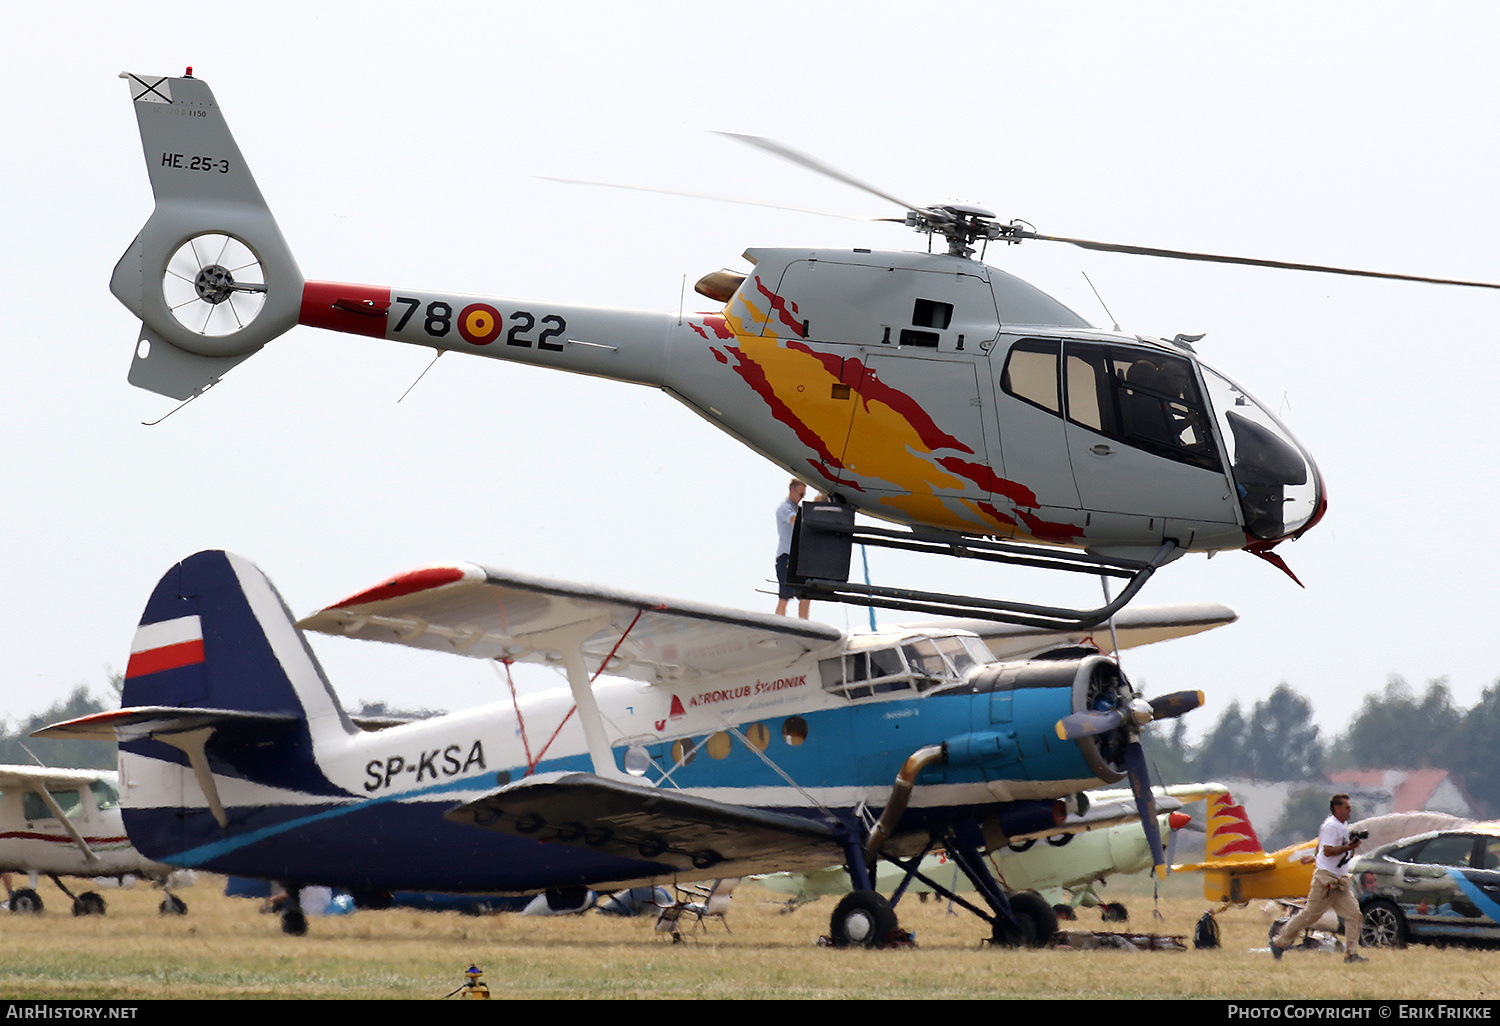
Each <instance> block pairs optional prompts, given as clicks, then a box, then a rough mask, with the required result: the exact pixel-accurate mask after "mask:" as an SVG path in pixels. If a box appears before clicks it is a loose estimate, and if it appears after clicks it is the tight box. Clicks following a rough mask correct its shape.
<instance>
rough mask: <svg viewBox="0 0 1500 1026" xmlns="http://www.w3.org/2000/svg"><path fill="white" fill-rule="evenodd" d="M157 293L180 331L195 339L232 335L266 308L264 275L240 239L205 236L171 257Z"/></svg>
mask: <svg viewBox="0 0 1500 1026" xmlns="http://www.w3.org/2000/svg"><path fill="white" fill-rule="evenodd" d="M161 291H162V297H163V298H164V299H165V300H166V303H167V309H169V310H171V311H172V316H173V317H175V318H177V323H179V324H181V325H182V326H183V327H184V328H187V329H188V330H189V331H192V332H195V333H197V334H199V335H213V336H217V335H232V334H234V333H235V332H237V331H239V330H240V329H242V328H244V327H246V326H247V325H249V324H250V322H251V321H253V320H255V318H256V316H257V315H258V314H259V313H260V311H261V307H263V306H265V303H266V272H265V268H263V267H262V266H261V263H260V258H259V257H257V256H256V255H255V252H254V251H253V250H252V249H251V248H250V247H249V246H247V245H245V244H244V243H243V242H241V241H240V240H239V239H237V238H235V237H234V236H232V235H226V234H224V233H223V232H207V233H205V234H203V235H195V236H193V237H192V238H191V239H189V240H188V241H187V242H184V243H183V244H182V245H181V246H179V247H178V249H177V252H175V253H173V254H172V258H171V259H170V260H168V261H167V269H166V271H165V272H164V273H163V274H162V279H161Z"/></svg>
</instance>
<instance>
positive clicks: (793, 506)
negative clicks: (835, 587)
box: [776, 478, 812, 620]
mask: <svg viewBox="0 0 1500 1026" xmlns="http://www.w3.org/2000/svg"><path fill="white" fill-rule="evenodd" d="M806 494H807V485H805V484H803V483H802V482H801V481H798V480H797V479H796V478H792V482H791V484H790V485H789V486H788V487H787V494H786V498H785V499H783V500H782V501H781V504H780V505H779V506H777V507H776V581H777V583H778V584H779V585H780V589H779V590H778V591H777V595H776V597H777V600H778V601H777V603H776V615H777V616H785V615H786V604H787V600H788V599H790V598H791V597H792V596H793V595H794V594H796V589H794V588H793V587H792V586H791V585H790V584H788V583H787V581H786V572H787V566H788V564H790V563H791V561H792V525H793V524H794V523H796V522H797V507H798V506H799V505H800V504H801V502H802V497H803V496H804V495H806ZM811 605H812V603H811V601H810V600H808V599H805V598H802V597H801V596H798V602H797V615H798V616H800V617H802V619H804V620H806V619H807V614H808V609H809V607H810V606H811Z"/></svg>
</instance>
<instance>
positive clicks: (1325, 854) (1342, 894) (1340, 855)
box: [1271, 794, 1369, 962]
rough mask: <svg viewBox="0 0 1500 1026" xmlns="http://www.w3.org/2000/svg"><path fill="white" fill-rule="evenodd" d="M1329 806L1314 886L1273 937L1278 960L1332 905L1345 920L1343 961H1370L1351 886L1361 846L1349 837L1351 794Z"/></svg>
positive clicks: (1337, 797) (1273, 951)
mask: <svg viewBox="0 0 1500 1026" xmlns="http://www.w3.org/2000/svg"><path fill="white" fill-rule="evenodd" d="M1328 808H1329V809H1330V811H1331V812H1332V815H1330V816H1329V817H1328V818H1327V819H1325V820H1324V821H1323V825H1322V826H1321V827H1319V828H1318V848H1317V858H1316V860H1315V862H1314V865H1315V868H1314V870H1313V878H1312V887H1311V888H1310V889H1309V890H1308V892H1307V907H1306V908H1304V909H1303V910H1302V911H1301V912H1299V913H1297V915H1296V916H1294V917H1293V918H1292V921H1291V922H1289V923H1287V924H1286V926H1284V927H1282V929H1281V932H1280V933H1278V934H1277V935H1276V936H1275V937H1274V938H1272V940H1271V955H1272V956H1273V957H1274V958H1275V959H1276V960H1277V961H1278V962H1279V961H1281V953H1282V952H1283V951H1285V950H1286V949H1287V948H1289V947H1290V946H1291V945H1292V944H1293V942H1295V941H1296V939H1297V938H1298V937H1299V936H1301V934H1302V931H1303V930H1305V929H1307V928H1308V927H1309V926H1311V925H1312V924H1313V923H1315V922H1317V921H1318V917H1319V916H1321V915H1322V914H1323V913H1324V912H1326V911H1328V910H1329V909H1330V908H1332V909H1333V910H1334V912H1335V913H1337V914H1338V916H1339V918H1341V919H1343V921H1344V949H1345V951H1346V952H1347V954H1345V955H1344V961H1345V962H1367V961H1369V959H1367V958H1365V957H1364V956H1363V955H1361V954H1360V953H1359V932H1360V930H1361V929H1362V928H1363V926H1364V916H1362V915H1361V914H1360V911H1359V899H1357V898H1355V896H1354V893H1353V892H1352V891H1351V890H1350V889H1349V856H1350V855H1351V854H1352V853H1353V852H1354V849H1356V848H1358V847H1359V841H1350V840H1349V826H1348V823H1349V813H1350V812H1351V811H1352V806H1350V804H1349V796H1348V795H1347V794H1336V795H1334V796H1333V797H1332V798H1330V799H1329V801H1328Z"/></svg>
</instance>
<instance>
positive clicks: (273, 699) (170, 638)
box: [121, 550, 354, 740]
mask: <svg viewBox="0 0 1500 1026" xmlns="http://www.w3.org/2000/svg"><path fill="white" fill-rule="evenodd" d="M121 705H122V706H123V707H124V708H126V709H131V708H139V709H144V708H153V707H154V708H166V709H177V710H182V711H184V712H192V711H194V710H199V709H201V710H205V711H208V710H212V711H214V712H216V713H230V714H250V715H251V716H261V717H265V718H266V720H267V722H272V721H280V722H293V721H306V723H307V728H308V735H309V737H308V739H309V740H312V739H314V738H317V737H320V736H333V735H337V734H343V735H348V734H350V733H352V732H353V731H354V727H353V725H352V724H351V723H350V721H349V719H348V717H347V716H346V715H345V713H344V710H343V708H342V706H341V705H340V704H339V701H338V698H337V696H336V695H335V694H334V692H333V688H332V687H331V686H330V685H329V683H328V680H327V678H326V677H325V676H324V673H323V668H322V666H320V665H319V663H318V660H317V657H316V656H314V655H313V652H312V649H311V648H309V647H308V645H307V642H306V640H305V639H304V638H303V636H302V632H301V631H300V630H298V629H297V626H296V623H295V621H294V619H293V617H292V614H291V612H290V610H288V609H287V606H286V603H285V602H284V601H283V600H282V598H281V595H280V594H279V593H278V592H277V591H276V588H275V586H274V585H273V584H272V583H271V581H270V580H269V579H268V578H267V577H266V576H265V574H263V573H261V571H260V569H259V568H258V567H256V566H255V564H253V563H251V562H250V561H249V560H247V559H244V558H243V557H241V556H236V555H234V554H232V553H229V552H223V551H217V550H212V551H206V552H199V553H196V554H195V555H192V556H189V557H188V558H186V559H184V560H183V561H182V562H180V563H178V564H176V565H175V566H173V567H172V568H171V569H170V570H168V571H167V572H166V574H165V575H164V576H163V577H162V578H161V580H160V582H158V583H157V585H156V590H155V591H153V592H152V593H151V598H150V599H149V600H148V601H147V603H146V609H145V612H144V613H143V614H142V615H141V621H140V626H139V627H137V629H136V633H135V639H134V641H133V643H132V644H131V652H130V662H129V664H128V665H127V666H126V670H125V686H124V690H123V691H122V693H121ZM246 722H249V721H248V720H247V721H246Z"/></svg>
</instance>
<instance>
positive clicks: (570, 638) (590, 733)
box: [516, 615, 634, 781]
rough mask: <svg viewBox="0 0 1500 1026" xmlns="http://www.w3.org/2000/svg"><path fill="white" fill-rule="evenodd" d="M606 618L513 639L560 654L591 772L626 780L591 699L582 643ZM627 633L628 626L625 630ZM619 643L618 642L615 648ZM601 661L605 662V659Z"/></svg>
mask: <svg viewBox="0 0 1500 1026" xmlns="http://www.w3.org/2000/svg"><path fill="white" fill-rule="evenodd" d="M609 619H610V618H609V616H608V615H601V616H592V617H589V618H588V619H585V620H579V621H576V622H574V623H570V624H564V625H563V626H561V627H554V628H552V629H551V630H545V631H538V632H536V633H534V634H526V635H517V637H516V640H517V641H518V642H520V643H521V644H523V645H525V646H526V647H527V648H531V649H538V648H549V649H553V650H555V651H556V652H557V653H558V654H559V655H560V656H562V662H563V668H564V669H565V670H566V671H567V674H568V689H569V690H570V691H572V692H573V703H574V704H575V705H576V706H578V723H579V725H580V726H581V727H582V728H583V737H584V740H585V742H586V743H587V744H588V749H589V758H590V759H591V760H592V761H593V764H594V774H595V775H596V776H601V777H605V778H607V779H609V780H624V781H629V780H630V778H629V777H628V776H627V775H626V774H625V772H624V771H623V770H621V769H620V768H619V767H617V766H616V765H615V759H614V754H613V753H612V752H611V751H610V749H609V739H608V737H607V736H606V735H605V733H604V717H603V716H601V715H600V713H599V703H597V702H595V701H594V689H593V687H592V685H593V683H594V680H593V677H591V676H590V675H589V668H588V667H587V666H586V665H584V662H583V643H584V642H585V641H587V640H588V639H589V638H591V637H593V636H594V635H595V634H597V633H598V632H599V631H601V630H603V629H604V628H605V627H607V626H609ZM632 626H634V625H633V624H632ZM629 633H630V631H629V629H627V630H626V631H625V634H629ZM620 640H621V641H624V640H625V636H624V634H622V635H621V636H620ZM618 647H619V646H618V644H617V645H616V648H618ZM611 655H613V653H611ZM603 665H608V660H605V663H604V664H603ZM600 669H601V670H602V669H603V666H601V667H600ZM544 751H545V749H544ZM541 757H542V755H541V752H538V753H537V759H538V760H540V759H541Z"/></svg>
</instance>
